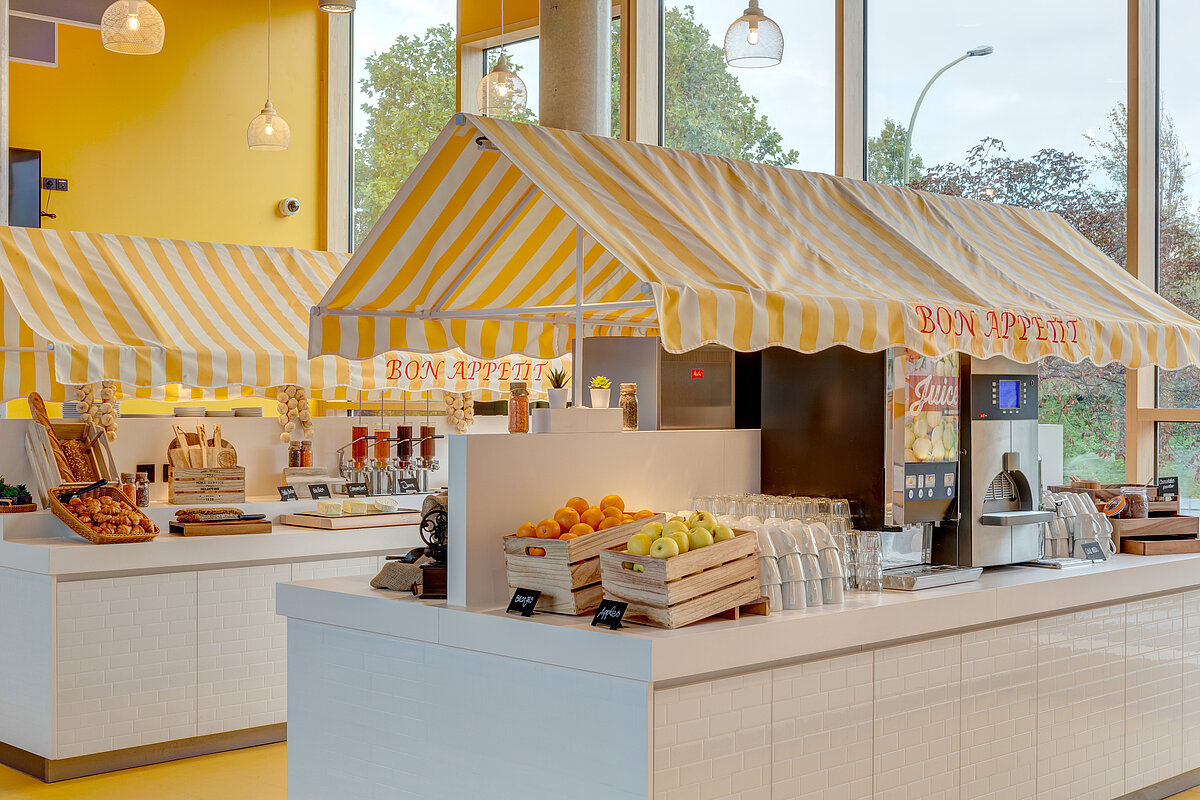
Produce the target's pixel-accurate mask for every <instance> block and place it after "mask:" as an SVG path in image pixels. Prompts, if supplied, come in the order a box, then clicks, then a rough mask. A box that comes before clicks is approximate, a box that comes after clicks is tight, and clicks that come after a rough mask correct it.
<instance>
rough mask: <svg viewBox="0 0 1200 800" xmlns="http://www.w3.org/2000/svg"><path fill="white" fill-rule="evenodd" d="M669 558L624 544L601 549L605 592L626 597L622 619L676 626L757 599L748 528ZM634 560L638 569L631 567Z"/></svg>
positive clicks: (754, 541)
mask: <svg viewBox="0 0 1200 800" xmlns="http://www.w3.org/2000/svg"><path fill="white" fill-rule="evenodd" d="M734 533H735V534H737V535H736V536H734V537H733V538H732V539H727V540H726V541H724V542H716V543H714V544H712V545H710V546H708V547H703V548H701V549H699V550H689V551H688V552H686V553H680V554H679V555H677V556H674V557H672V558H653V557H651V556H635V555H631V554H629V553H626V552H623V551H624V549H625V547H624V544H621V545H618V546H616V547H611V548H606V549H605V550H603V551H602V552H601V553H600V572H601V576H602V583H603V586H604V597H605V598H608V599H611V600H620V601H622V602H625V603H628V604H629V608H628V609H627V610H626V611H625V619H627V620H629V621H630V622H641V623H643V624H646V625H656V626H658V627H660V628H678V627H681V626H683V625H690V624H691V623H693V622H698V621H700V620H702V619H706V618H708V617H711V616H715V615H717V614H723V613H726V612H730V611H736V609H738V608H739V607H741V606H745V605H750V604H753V603H756V602H757V601H758V600H759V598H760V597H761V596H762V586H761V585H760V584H759V576H758V560H757V558H756V557H755V556H756V555H757V553H758V537H757V535H756V534H755V533H754V532H753V531H740V530H739V531H734ZM634 565H638V566H640V567H641V568H642V571H640V572H639V571H636V570H634V569H633V567H634Z"/></svg>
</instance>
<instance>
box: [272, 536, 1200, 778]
mask: <svg viewBox="0 0 1200 800" xmlns="http://www.w3.org/2000/svg"><path fill="white" fill-rule="evenodd" d="M1198 587H1200V557H1194V556H1185V557H1162V558H1136V557H1118V558H1116V559H1114V560H1113V562H1111V563H1109V564H1107V565H1104V566H1101V567H1098V568H1096V569H1094V570H1087V571H1084V572H1072V573H1069V574H1067V575H1062V574H1059V573H1050V574H1048V573H1046V572H1042V571H1036V570H1031V569H1025V570H1019V569H1005V570H998V571H989V572H988V573H987V574H985V575H984V577H983V578H982V579H981V580H980V581H979V582H978V583H976V584H973V585H967V586H959V587H947V588H946V589H939V590H930V591H928V592H921V593H914V594H902V593H890V592H889V593H885V594H884V595H883V596H876V597H869V598H861V597H858V598H854V599H853V600H852V601H851V602H849V603H848V604H847V606H846V608H845V609H842V610H836V609H831V608H828V607H826V608H823V609H812V610H808V611H800V612H785V613H783V614H778V615H772V616H771V617H769V618H765V619H762V618H759V619H754V618H745V619H743V620H740V621H738V622H724V621H722V622H710V623H701V624H699V625H696V626H691V627H689V628H684V629H680V630H677V631H661V630H657V629H650V628H644V627H640V626H629V627H627V628H626V629H624V630H623V631H620V632H615V633H614V632H608V631H601V630H598V629H594V628H590V627H589V626H588V624H587V621H586V620H577V619H573V618H566V617H561V616H556V615H537V616H535V617H534V618H532V619H519V618H515V617H511V616H507V615H505V614H503V612H502V611H500V610H498V609H497V610H488V611H467V610H461V609H453V608H448V607H446V606H445V605H444V604H432V603H420V602H417V601H414V600H411V599H408V600H404V599H399V598H397V597H396V596H395V595H389V594H386V593H380V592H372V591H371V590H369V589H363V588H362V587H361V586H359V585H358V584H355V583H353V582H349V581H345V580H341V579H331V580H324V581H314V582H311V583H308V584H301V585H295V584H290V585H284V586H282V587H281V588H280V595H279V597H280V600H279V602H280V611H281V613H284V614H286V615H287V616H288V617H289V622H288V625H289V630H290V631H291V636H292V639H291V649H290V652H289V658H290V660H291V664H292V669H291V673H290V679H291V688H290V692H291V702H290V705H291V709H292V711H291V722H290V723H289V724H290V728H289V740H290V745H289V767H288V769H289V787H290V794H289V797H291V798H292V800H305V798H320V797H328V796H330V794H331V792H332V791H334V788H335V787H341V788H342V790H343V791H345V790H347V789H348V788H349V787H353V789H354V791H353V794H355V796H373V793H378V792H381V791H386V787H391V788H392V789H394V790H395V792H396V793H398V794H399V796H402V797H408V796H412V797H468V796H481V797H482V796H486V797H489V798H510V797H511V798H518V797H531V796H537V797H571V798H582V799H585V800H586V799H589V798H596V799H597V800H600V799H601V798H604V800H608V799H609V798H633V797H636V798H652V799H653V800H701V799H707V798H731V799H736V800H801V799H803V800H817V799H818V798H820V799H822V800H872V799H873V800H885V799H886V800H926V799H927V798H948V799H950V800H1002V799H1003V800H1020V799H1021V798H1030V799H1031V800H1033V799H1036V800H1043V799H1045V800H1058V799H1061V800H1082V799H1083V798H1092V799H1094V800H1109V799H1111V798H1118V797H1121V796H1123V795H1126V794H1128V793H1131V792H1135V791H1139V790H1145V789H1146V788H1147V787H1151V788H1150V789H1149V791H1150V792H1151V794H1146V795H1139V797H1151V796H1160V797H1161V796H1164V795H1163V794H1162V793H1161V792H1165V791H1167V789H1166V788H1165V787H1167V785H1168V784H1170V783H1171V779H1176V781H1175V783H1176V784H1178V782H1179V781H1183V780H1186V776H1185V777H1179V776H1181V775H1182V774H1183V773H1186V772H1188V771H1189V770H1192V769H1194V768H1196V767H1197V766H1198V765H1197V764H1196V763H1195V762H1196V761H1197V759H1198V758H1200V748H1197V746H1196V745H1195V744H1194V742H1195V741H1196V736H1197V735H1200V731H1198V730H1197V724H1198V723H1197V721H1198V720H1200V691H1197V690H1196V689H1195V681H1193V680H1190V679H1189V676H1191V677H1196V676H1197V675H1198V674H1200V588H1198ZM1121 592H1127V593H1128V594H1126V595H1125V596H1124V597H1123V598H1121V597H1120V593H1121ZM1115 597H1116V598H1119V599H1117V600H1114V598H1115ZM1039 603H1042V604H1043V605H1042V607H1041V608H1040V610H1039V607H1038V604H1039ZM902 611H903V612H905V613H904V615H903V616H901V617H898V616H895V615H897V614H899V613H900V612H902ZM873 617H878V619H875V618H873ZM897 619H905V620H907V623H906V624H903V625H901V624H892V622H891V621H892V620H897ZM839 623H840V624H839ZM889 627H890V631H889ZM298 634H301V635H300V636H298ZM831 644H832V647H831ZM788 650H790V651H791V652H792V653H794V654H795V655H794V657H793V658H791V659H789V658H787V657H786V655H784V656H783V657H781V655H783V654H785V653H786V652H787V651H788ZM838 651H840V652H838ZM739 662H740V664H741V666H740V667H739V666H738V664H739ZM684 665H690V673H689V671H688V670H689V667H686V666H684ZM567 676H574V677H573V678H568V677H567ZM331 682H332V683H331ZM343 685H344V688H339V687H343ZM341 692H349V693H350V694H349V695H347V697H350V698H353V702H346V697H343V696H342V694H340V693H341ZM414 731H420V732H421V734H420V735H413V733H412V732H414ZM526 736H528V737H530V738H529V739H525V738H524V737H526ZM516 741H532V742H535V743H536V745H535V746H530V747H513V746H512V743H513V742H516ZM547 748H550V750H551V751H552V752H553V753H554V758H549V759H548V758H547ZM589 749H590V752H591V753H592V754H593V758H591V759H588V758H587V757H586V753H587V752H588V751H589ZM448 752H449V753H450V755H447V753H448ZM600 754H603V755H600ZM447 758H451V759H453V764H452V765H450V766H447V765H446V763H445V759H447ZM564 765H569V767H567V768H564ZM372 776H375V777H372ZM1163 781H1167V783H1164V784H1160V785H1159V786H1157V787H1154V786H1153V785H1154V784H1159V782H1163ZM1197 782H1200V780H1198V781H1197ZM410 787H416V788H412V793H411V794H407V793H406V792H408V791H409V788H410ZM1172 788H1173V789H1178V788H1179V786H1178V785H1176V786H1174V787H1172ZM1153 792H1160V794H1158V795H1155V794H1153Z"/></svg>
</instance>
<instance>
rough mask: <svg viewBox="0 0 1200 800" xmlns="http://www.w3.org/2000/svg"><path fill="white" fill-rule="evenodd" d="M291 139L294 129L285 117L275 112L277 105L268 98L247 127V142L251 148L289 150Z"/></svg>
mask: <svg viewBox="0 0 1200 800" xmlns="http://www.w3.org/2000/svg"><path fill="white" fill-rule="evenodd" d="M291 141H292V129H291V128H289V127H288V124H287V121H286V120H285V119H284V118H283V117H281V116H279V115H278V114H276V113H275V107H274V106H273V105H271V101H270V100H268V101H267V104H266V105H265V106H263V110H262V111H261V112H259V115H258V116H257V117H255V118H254V119H252V120H250V126H249V127H248V128H246V144H247V145H249V146H250V149H251V150H287V149H288V145H289V144H291Z"/></svg>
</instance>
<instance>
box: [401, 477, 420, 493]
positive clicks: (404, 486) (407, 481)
mask: <svg viewBox="0 0 1200 800" xmlns="http://www.w3.org/2000/svg"><path fill="white" fill-rule="evenodd" d="M419 491H421V486H420V484H418V483H417V479H416V478H401V479H400V494H412V493H413V492H419Z"/></svg>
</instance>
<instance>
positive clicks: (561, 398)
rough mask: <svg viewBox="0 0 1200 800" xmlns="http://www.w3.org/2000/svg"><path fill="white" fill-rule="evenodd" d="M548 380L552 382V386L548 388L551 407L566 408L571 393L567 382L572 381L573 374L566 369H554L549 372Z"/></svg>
mask: <svg viewBox="0 0 1200 800" xmlns="http://www.w3.org/2000/svg"><path fill="white" fill-rule="evenodd" d="M546 380H547V381H548V382H549V383H550V388H549V389H547V390H546V394H548V395H549V396H550V407H551V408H566V407H567V398H568V397H570V393H571V390H570V389H568V388H567V384H568V383H570V382H571V376H570V375H569V374H568V373H567V371H566V370H565V369H552V370H550V372H549V373H547V375H546Z"/></svg>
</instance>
